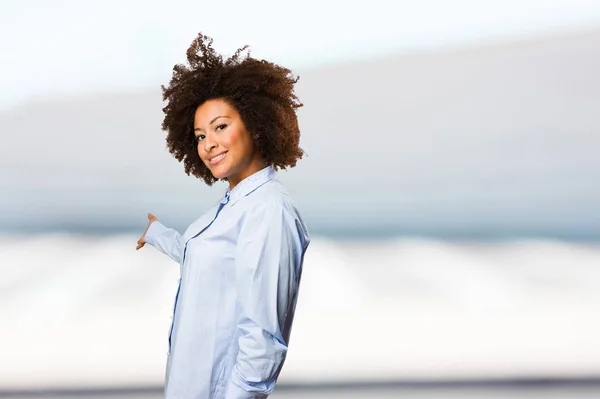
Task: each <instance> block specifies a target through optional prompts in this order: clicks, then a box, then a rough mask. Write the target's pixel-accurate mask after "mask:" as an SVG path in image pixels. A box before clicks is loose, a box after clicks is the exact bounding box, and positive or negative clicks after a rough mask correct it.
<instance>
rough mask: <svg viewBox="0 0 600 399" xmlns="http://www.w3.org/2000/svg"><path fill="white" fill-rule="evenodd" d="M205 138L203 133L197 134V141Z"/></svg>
mask: <svg viewBox="0 0 600 399" xmlns="http://www.w3.org/2000/svg"><path fill="white" fill-rule="evenodd" d="M203 138H204V135H203V134H199V135H197V136H196V143H198V142H200V140H202V139H203Z"/></svg>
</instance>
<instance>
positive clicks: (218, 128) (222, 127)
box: [215, 123, 227, 132]
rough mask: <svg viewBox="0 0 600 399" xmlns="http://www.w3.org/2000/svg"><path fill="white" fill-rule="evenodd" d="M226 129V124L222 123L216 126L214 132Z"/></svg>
mask: <svg viewBox="0 0 600 399" xmlns="http://www.w3.org/2000/svg"><path fill="white" fill-rule="evenodd" d="M226 127H227V125H226V124H224V123H221V124H220V125H218V126H217V127H216V128H215V130H216V131H217V132H218V131H219V130H223V129H225V128H226Z"/></svg>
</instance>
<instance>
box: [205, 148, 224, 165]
mask: <svg viewBox="0 0 600 399" xmlns="http://www.w3.org/2000/svg"><path fill="white" fill-rule="evenodd" d="M226 154H227V151H225V152H222V153H220V154H219V155H217V156H214V157H212V158H208V163H209V164H211V165H216V164H218V163H219V162H220V161H221V160H222V159H223V158H225V155H226Z"/></svg>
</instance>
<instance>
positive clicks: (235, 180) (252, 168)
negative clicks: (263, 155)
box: [227, 159, 267, 191]
mask: <svg viewBox="0 0 600 399" xmlns="http://www.w3.org/2000/svg"><path fill="white" fill-rule="evenodd" d="M265 167H267V163H266V162H265V161H263V160H262V159H255V160H253V161H252V162H250V165H248V167H247V168H246V169H244V170H243V171H242V172H241V173H239V174H237V175H235V176H229V177H228V178H227V180H228V181H229V191H231V190H233V189H234V188H235V186H237V185H238V184H239V183H240V182H241V181H242V180H244V179H245V178H247V177H248V176H251V175H253V174H255V173H256V172H258V171H259V170H262V169H264V168H265Z"/></svg>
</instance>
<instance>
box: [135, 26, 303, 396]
mask: <svg viewBox="0 0 600 399" xmlns="http://www.w3.org/2000/svg"><path fill="white" fill-rule="evenodd" d="M211 45H212V39H210V38H208V37H207V36H204V35H202V34H199V35H198V37H197V38H196V39H195V40H194V41H193V42H192V45H191V46H190V48H189V49H188V51H187V60H188V63H189V66H185V65H176V66H175V67H174V68H173V71H174V72H173V77H172V79H171V82H170V85H169V87H166V88H165V87H164V86H161V87H162V90H163V100H165V101H168V105H167V106H166V107H165V108H163V112H164V113H165V118H164V120H163V123H162V128H163V130H165V131H166V132H167V139H166V140H167V145H168V149H169V151H170V152H171V154H173V156H174V157H175V158H176V159H177V160H178V161H183V164H184V166H185V172H186V173H187V174H188V175H189V174H190V173H192V174H193V175H194V176H196V177H198V178H200V179H201V180H203V181H204V182H205V183H206V184H208V185H209V186H210V185H212V184H213V183H214V182H215V181H217V180H224V181H227V182H228V187H227V189H226V190H225V193H224V195H223V198H222V200H221V201H219V203H217V204H215V205H214V206H213V207H212V208H211V209H209V210H208V211H207V212H206V213H205V214H204V215H202V216H200V218H199V219H198V220H196V221H195V222H193V223H192V224H191V225H190V226H189V227H188V229H187V230H186V231H185V233H184V234H183V235H180V234H179V233H178V232H177V231H176V230H174V229H171V228H167V227H165V226H164V225H163V224H161V223H160V222H159V221H158V220H157V219H156V218H155V217H154V216H153V215H152V214H148V219H149V224H148V228H147V229H146V232H145V233H144V235H143V236H142V237H141V238H140V240H139V241H138V245H137V248H136V249H139V248H141V247H143V246H144V244H145V243H148V244H150V245H152V246H154V247H155V248H156V249H158V250H159V251H161V252H163V253H165V254H166V255H168V256H169V257H171V258H172V259H173V260H174V261H176V262H178V263H179V264H180V272H181V278H180V280H179V281H180V283H179V288H178V290H177V295H176V297H175V306H174V310H173V322H172V323H171V330H170V333H169V353H168V357H167V367H166V374H165V398H167V399H170V398H172V399H175V398H177V399H179V398H181V399H183V398H190V399H191V398H194V399H200V398H227V399H230V398H266V397H267V395H268V394H270V393H271V392H272V390H273V387H274V385H275V382H276V380H277V377H278V375H279V372H280V371H281V367H282V366H283V363H284V360H285V357H286V353H287V349H288V344H289V338H290V329H291V326H292V320H293V317H294V310H295V306H296V299H297V297H298V286H299V283H300V276H301V273H302V264H303V259H304V254H305V252H306V249H307V247H308V244H309V242H310V239H309V235H308V230H307V228H306V226H305V224H304V222H303V220H302V217H301V216H300V213H299V212H298V209H297V207H296V205H295V203H294V201H293V199H292V197H291V196H290V194H289V193H288V192H287V191H286V189H285V188H284V186H283V185H282V184H281V182H280V181H279V180H278V179H277V173H276V170H277V169H279V168H282V169H286V168H287V167H294V166H295V165H296V161H297V159H299V158H302V155H303V151H302V149H301V148H300V147H299V140H300V131H299V129H298V120H297V117H296V109H297V108H299V107H301V106H302V104H301V103H300V102H298V99H297V97H296V95H295V94H294V84H295V83H296V82H297V81H298V78H297V77H296V78H294V77H293V76H291V73H290V70H289V69H286V68H283V67H281V66H278V65H275V64H273V63H270V62H267V61H265V60H256V59H253V58H251V57H250V56H249V54H247V55H246V56H245V57H240V54H241V53H242V52H243V51H244V50H245V49H246V48H247V46H245V47H243V48H241V49H239V50H238V51H236V53H235V54H234V55H233V56H232V57H230V58H228V59H227V60H225V61H224V60H223V58H222V56H220V55H218V54H216V53H215V51H214V50H213V49H212V46H211Z"/></svg>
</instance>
